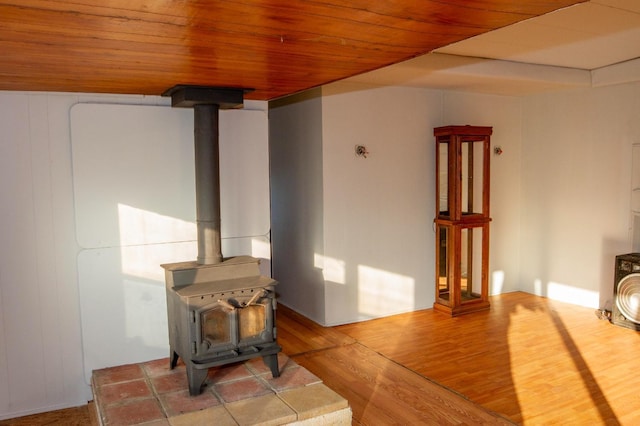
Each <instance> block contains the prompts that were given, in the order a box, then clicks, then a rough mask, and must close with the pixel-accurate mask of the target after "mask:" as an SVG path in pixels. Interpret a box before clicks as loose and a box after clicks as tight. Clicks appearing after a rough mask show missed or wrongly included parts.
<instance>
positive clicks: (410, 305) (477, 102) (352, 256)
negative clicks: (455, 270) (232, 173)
mask: <svg viewBox="0 0 640 426" xmlns="http://www.w3.org/2000/svg"><path fill="white" fill-rule="evenodd" d="M315 102H321V106H322V110H321V118H322V133H321V141H319V142H318V141H317V140H316V141H315V143H314V145H313V147H314V152H316V151H315V147H316V146H317V144H320V145H321V147H322V163H321V170H318V168H317V167H314V168H312V169H311V168H309V167H307V168H306V170H303V171H302V172H300V173H298V174H299V175H300V177H302V178H303V179H305V178H306V179H308V178H309V176H310V174H311V173H312V174H313V176H314V179H317V178H318V176H321V178H322V186H318V185H316V186H315V187H313V188H306V189H305V190H314V191H321V194H322V198H321V201H318V202H315V203H312V204H310V205H306V206H304V207H300V208H292V209H289V213H288V214H289V215H290V216H291V215H293V217H295V220H296V221H297V223H298V225H299V227H296V228H295V229H296V231H297V232H287V230H286V228H283V229H282V235H281V233H279V232H276V227H275V224H274V228H273V230H274V237H273V245H274V247H273V250H274V277H275V278H276V279H278V280H279V281H280V282H281V287H280V292H281V299H280V300H281V301H282V302H283V303H285V304H288V305H290V306H291V307H293V308H294V309H296V310H299V311H300V312H302V313H305V314H308V313H309V309H308V305H309V304H312V305H313V307H314V310H315V311H314V314H315V315H313V316H311V318H313V319H315V320H316V321H318V322H320V323H322V324H326V325H334V324H341V323H347V322H353V321H360V320H365V319H368V318H374V317H379V316H386V315H391V314H394V313H399V312H406V311H411V310H415V309H421V308H429V307H431V306H432V305H433V302H434V296H435V289H434V277H435V272H434V251H435V247H434V244H435V243H434V232H433V218H434V215H435V200H434V196H435V195H434V194H435V181H434V179H435V176H434V175H433V173H434V164H435V163H434V161H435V160H434V154H435V148H434V140H433V128H434V127H437V126H442V125H449V124H473V125H488V126H493V127H494V136H493V139H492V144H493V145H500V146H501V147H502V148H503V151H504V154H503V155H502V156H500V157H493V158H492V159H491V161H492V162H493V164H492V176H491V179H492V184H491V190H492V194H491V195H492V199H491V212H492V216H493V217H494V222H493V223H492V225H491V229H492V230H491V244H492V249H491V255H490V256H491V257H490V267H491V270H492V279H491V287H492V292H493V293H500V292H504V291H511V290H514V289H516V288H517V286H518V281H517V280H518V276H519V263H518V262H519V255H518V249H519V223H520V222H519V220H520V209H519V205H520V182H519V173H520V143H521V141H520V134H521V112H522V110H521V100H520V99H519V98H513V97H503V96H490V95H471V94H464V93H454V92H442V91H433V90H421V89H413V88H401V87H385V88H371V87H365V86H361V85H346V84H344V83H336V84H333V85H329V86H325V87H324V88H323V89H322V98H321V99H317V98H316V99H315ZM303 105H304V104H303V103H300V102H292V103H291V104H289V105H287V110H284V109H283V108H282V107H280V106H277V105H276V106H275V107H274V108H272V109H271V110H270V130H271V137H272V140H271V144H272V154H271V155H272V169H274V168H275V167H274V166H273V157H274V152H273V143H274V140H273V136H274V134H275V133H276V132H278V133H279V134H285V135H288V136H287V138H280V139H279V141H278V144H279V148H278V149H279V152H283V151H286V147H287V146H288V147H289V149H291V150H299V149H309V145H308V141H307V139H306V138H305V137H301V136H300V135H305V134H306V133H305V131H304V129H303V130H300V128H301V126H303V124H302V123H304V122H303V121H301V120H300V116H298V115H296V114H295V113H293V111H300V110H302V108H303ZM285 111H286V113H285ZM275 116H277V117H279V118H278V120H277V121H275V120H274V117H275ZM291 128H293V129H296V130H295V131H293V132H292V131H290V129H291ZM314 129H315V130H314V134H316V135H317V129H316V128H315V125H314ZM355 145H364V146H365V147H366V148H367V150H368V151H369V155H368V156H367V158H362V157H357V156H356V155H355ZM316 155H317V154H316ZM291 164H294V163H292V162H291V161H285V162H282V163H281V164H280V167H283V168H284V169H285V171H283V170H280V171H279V173H281V174H282V175H286V174H287V173H291V171H292V168H293V166H291ZM314 164H315V165H316V166H317V165H318V164H320V163H319V160H318V159H315V163H314ZM286 170H288V172H287V171H286ZM309 170H313V171H312V172H310V171H309ZM272 173H273V170H272ZM298 174H297V175H298ZM271 184H272V194H273V195H272V199H273V200H274V203H275V199H276V196H277V195H276V194H277V193H282V194H288V196H289V197H296V195H294V194H295V192H296V191H297V189H296V188H295V187H293V186H292V185H288V186H284V185H283V183H282V181H281V180H276V179H275V178H274V176H273V175H272V182H271ZM298 196H299V195H298ZM305 196H306V197H309V196H308V195H305ZM315 196H316V197H317V194H316V195H315ZM308 211H313V212H314V215H313V220H314V221H317V220H318V215H320V214H321V216H322V217H321V220H322V223H323V225H322V229H321V230H320V235H318V234H317V232H316V233H309V232H308V230H309V229H311V228H312V227H313V225H312V224H311V223H310V220H311V219H309V217H308V214H307V212H308ZM272 216H273V217H274V221H276V220H278V219H276V217H277V216H278V215H277V214H276V211H275V210H273V214H272ZM291 221H292V219H289V220H287V222H288V223H289V222H291ZM305 223H306V225H305ZM301 224H302V225H301ZM305 230H306V231H307V232H305ZM280 238H283V239H284V238H286V239H288V241H289V243H288V244H287V245H281V246H279V245H277V241H278V240H279V239H280ZM310 238H316V239H318V240H321V244H320V243H318V242H316V244H318V247H316V251H315V252H314V253H313V256H314V258H315V259H316V261H315V263H314V264H313V265H312V264H311V263H310V262H311V253H309V250H306V251H305V253H306V254H305V257H304V259H305V262H306V263H304V264H297V265H294V266H291V268H292V269H290V270H289V272H288V273H287V274H282V273H276V271H278V270H279V269H278V264H279V262H280V260H279V259H282V258H283V257H288V258H291V259H294V258H295V256H296V254H295V251H296V250H295V249H294V247H298V245H299V244H301V242H302V241H305V242H306V243H305V244H306V247H311V245H312V242H309V241H310V240H309V239H310ZM282 253H287V254H286V255H284V254H282ZM305 270H306V271H307V272H306V273H310V271H313V273H315V274H316V275H315V277H316V278H315V279H314V281H313V284H310V283H309V281H308V280H306V279H300V277H302V276H303V275H302V274H303V273H305V272H304V271H305ZM318 271H320V272H321V273H322V279H323V281H322V282H321V283H319V278H318V277H317V273H318ZM318 286H323V287H324V292H322V291H319V290H318ZM322 294H324V299H319V298H318V297H319V296H320V295H322ZM318 311H320V312H318Z"/></svg>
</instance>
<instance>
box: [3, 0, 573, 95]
mask: <svg viewBox="0 0 640 426" xmlns="http://www.w3.org/2000/svg"><path fill="white" fill-rule="evenodd" d="M582 1H583V0H521V1H514V0H397V1H371V0H350V1H348V2H347V1H340V0H317V1H295V0H217V1H213V0H211V1H207V0H9V1H3V0H0V53H1V55H2V60H0V90H21V91H53V92H88V93H123V94H145V95H160V94H162V93H163V92H164V91H165V90H167V89H168V88H170V87H173V86H174V85H176V84H193V85H207V86H224V87H238V88H245V89H253V91H252V92H251V93H248V94H247V96H246V99H257V100H270V99H275V98H278V97H282V96H285V95H289V94H292V93H296V92H300V91H303V90H305V89H309V88H312V87H316V86H320V85H322V84H325V83H329V82H332V81H336V80H340V79H343V78H346V77H350V76H353V75H357V74H360V73H363V72H366V71H370V70H374V69H377V68H381V67H383V66H386V65H390V64H393V63H397V62H401V61H404V60H406V59H410V58H413V57H415V56H418V55H421V54H424V53H428V52H430V51H432V50H434V49H436V48H439V47H442V46H445V45H448V44H450V43H454V42H457V41H460V40H463V39H466V38H469V37H473V36H475V35H478V34H481V33H485V32H487V31H490V30H493V29H496V28H501V27H504V26H507V25H510V24H513V23H515V22H518V21H521V20H525V19H528V18H532V17H535V16H538V15H541V14H545V13H547V12H550V11H553V10H555V9H559V8H562V7H566V6H569V5H572V4H575V3H580V2H582Z"/></svg>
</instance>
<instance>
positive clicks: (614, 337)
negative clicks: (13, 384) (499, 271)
mask: <svg viewBox="0 0 640 426" xmlns="http://www.w3.org/2000/svg"><path fill="white" fill-rule="evenodd" d="M277 326H278V341H279V343H280V344H281V345H282V347H283V351H284V352H285V353H286V354H287V355H289V356H290V357H291V358H293V359H294V360H295V361H296V362H297V363H299V364H300V365H302V366H304V367H305V368H307V369H308V370H309V371H311V372H312V373H314V374H315V375H317V376H318V377H320V378H321V379H322V380H323V381H324V382H325V383H326V384H327V385H328V386H330V387H331V388H332V389H334V390H335V391H336V392H338V393H340V394H341V395H342V396H343V397H345V398H347V399H348V400H349V404H350V405H351V408H352V410H353V414H354V420H353V424H354V425H391V424H398V425H400V424H402V425H407V424H412V425H413V424H439V425H441V424H473V425H476V424H509V421H508V420H506V419H510V420H511V421H513V422H515V423H519V424H524V425H527V426H528V425H552V424H562V425H586V424H588V425H599V424H602V425H636V424H640V397H638V394H639V393H638V388H639V387H640V374H639V373H638V369H637V368H636V366H635V362H636V360H637V359H638V358H639V356H638V354H640V333H639V332H635V331H633V330H629V329H625V328H622V327H618V326H615V325H612V324H610V323H609V322H607V321H603V320H600V319H598V318H597V317H596V315H594V310H593V309H588V308H581V307H577V306H573V305H569V304H564V303H559V302H554V301H551V300H548V299H545V298H541V297H537V296H533V295H530V294H526V293H520V292H516V293H509V294H505V295H501V296H495V297H492V298H491V309H490V310H489V311H486V312H477V313H473V314H469V315H465V316H461V317H456V318H450V317H448V316H446V315H444V314H441V313H437V312H434V311H433V310H430V309H429V310H423V311H417V312H411V313H407V314H401V315H395V316H391V317H388V318H381V319H376V320H371V321H366V322H361V323H355V324H348V325H343V326H338V327H321V326H319V325H317V324H315V323H314V322H312V321H310V320H308V319H307V318H305V317H303V316H301V315H299V314H297V313H295V312H293V311H291V310H290V309H288V308H286V307H282V306H281V307H280V308H279V309H278V312H277ZM448 389H449V390H448ZM479 406H482V407H484V408H486V409H487V410H486V411H485V410H483V409H481V408H479ZM73 410H75V411H73ZM78 410H81V408H79V409H70V410H62V412H53V413H45V414H43V415H38V416H29V422H26V423H25V422H23V423H19V422H18V421H19V420H20V419H16V420H14V421H13V422H12V421H4V422H0V425H9V424H11V425H27V424H29V425H45V424H52V425H53V424H60V425H67V424H82V423H73V422H71V421H65V417H64V412H65V411H69V413H70V415H71V417H69V419H73V418H74V417H75V418H78V417H77V416H78V413H81V414H80V415H81V416H84V414H82V411H78ZM54 413H55V415H56V420H55V421H52V420H51V419H49V420H47V415H52V414H54ZM61 413H62V414H61ZM495 413H497V415H496V414H495ZM61 416H62V417H61Z"/></svg>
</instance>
